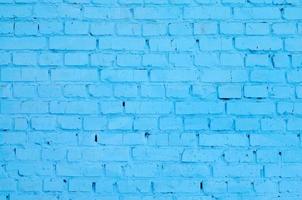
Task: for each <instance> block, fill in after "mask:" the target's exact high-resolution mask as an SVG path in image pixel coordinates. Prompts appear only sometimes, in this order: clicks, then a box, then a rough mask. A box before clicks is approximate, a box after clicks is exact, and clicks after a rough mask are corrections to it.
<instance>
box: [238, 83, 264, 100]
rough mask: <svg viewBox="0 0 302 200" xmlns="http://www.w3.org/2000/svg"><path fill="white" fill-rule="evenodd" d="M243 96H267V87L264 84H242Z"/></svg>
mask: <svg viewBox="0 0 302 200" xmlns="http://www.w3.org/2000/svg"><path fill="white" fill-rule="evenodd" d="M244 96H245V97H247V98H266V97H267V96H268V87H267V86H265V85H247V86H244Z"/></svg>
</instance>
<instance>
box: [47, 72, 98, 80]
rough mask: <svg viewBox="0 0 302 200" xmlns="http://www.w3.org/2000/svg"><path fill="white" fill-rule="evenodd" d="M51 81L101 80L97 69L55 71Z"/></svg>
mask: <svg viewBox="0 0 302 200" xmlns="http://www.w3.org/2000/svg"><path fill="white" fill-rule="evenodd" d="M75 74H76V76H75ZM51 79H52V80H53V81H97V80H98V79H99V78H98V71H97V70H95V69H53V70H51Z"/></svg>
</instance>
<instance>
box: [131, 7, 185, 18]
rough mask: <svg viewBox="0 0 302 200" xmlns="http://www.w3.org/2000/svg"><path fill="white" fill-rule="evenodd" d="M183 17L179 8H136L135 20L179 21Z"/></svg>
mask: <svg viewBox="0 0 302 200" xmlns="http://www.w3.org/2000/svg"><path fill="white" fill-rule="evenodd" d="M180 15H181V10H180V9H179V8H169V7H168V8H165V7H162V8H152V7H149V8H136V9H134V18H135V19H177V18H178V17H179V16H180Z"/></svg>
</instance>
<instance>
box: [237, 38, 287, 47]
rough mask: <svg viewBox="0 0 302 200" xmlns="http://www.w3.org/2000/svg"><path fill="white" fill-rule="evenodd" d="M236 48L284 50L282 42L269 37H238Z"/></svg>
mask: <svg viewBox="0 0 302 200" xmlns="http://www.w3.org/2000/svg"><path fill="white" fill-rule="evenodd" d="M235 46H236V48H238V49H240V50H252V51H253V50H254V51H257V50H258V51H261V50H264V51H265V50H280V49H282V40H281V39H280V38H276V37H268V36H249V37H237V38H236V39H235Z"/></svg>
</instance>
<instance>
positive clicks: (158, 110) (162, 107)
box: [125, 101, 173, 114]
mask: <svg viewBox="0 0 302 200" xmlns="http://www.w3.org/2000/svg"><path fill="white" fill-rule="evenodd" d="M125 107H126V108H125V112H126V113H133V114H134V113H137V114H168V113H171V112H172V110H173V104H172V102H168V101H153V102H148V101H129V102H126V106H125Z"/></svg>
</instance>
